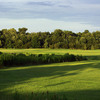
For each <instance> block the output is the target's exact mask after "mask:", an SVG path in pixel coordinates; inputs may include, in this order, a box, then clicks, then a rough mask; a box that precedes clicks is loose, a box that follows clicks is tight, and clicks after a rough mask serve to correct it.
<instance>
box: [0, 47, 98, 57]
mask: <svg viewBox="0 0 100 100" xmlns="http://www.w3.org/2000/svg"><path fill="white" fill-rule="evenodd" d="M0 51H1V52H4V53H31V54H52V53H54V54H62V55H63V54H65V53H69V54H75V55H77V54H79V55H83V56H98V55H100V50H70V49H0Z"/></svg>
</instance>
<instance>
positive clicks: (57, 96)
mask: <svg viewBox="0 0 100 100" xmlns="http://www.w3.org/2000/svg"><path fill="white" fill-rule="evenodd" d="M0 100H100V90H76V91H60V92H49V91H47V92H41V93H40V92H37V93H35V92H34V91H30V92H28V93H23V94H19V93H17V92H15V93H14V94H12V95H6V96H4V94H0Z"/></svg>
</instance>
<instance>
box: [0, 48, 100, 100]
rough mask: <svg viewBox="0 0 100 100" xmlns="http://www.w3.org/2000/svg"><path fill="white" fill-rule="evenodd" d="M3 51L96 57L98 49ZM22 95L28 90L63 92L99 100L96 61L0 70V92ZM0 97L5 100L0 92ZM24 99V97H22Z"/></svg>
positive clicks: (75, 99) (71, 98) (71, 99)
mask: <svg viewBox="0 0 100 100" xmlns="http://www.w3.org/2000/svg"><path fill="white" fill-rule="evenodd" d="M0 51H1V52H5V53H32V54H39V53H40V54H41V53H43V54H44V53H55V54H65V53H71V54H79V55H85V56H95V57H96V56H100V50H66V49H58V50H57V49H56V50H55V49H53V50H52V49H0ZM16 91H17V92H18V93H19V94H20V95H22V96H23V98H24V97H25V96H26V94H27V95H30V94H31V93H32V92H33V93H37V94H38V95H40V93H42V92H47V91H49V93H51V95H52V94H55V93H56V94H58V95H59V96H60V95H61V96H62V95H63V94H65V95H66V97H67V99H68V100H100V60H96V59H95V60H87V61H77V62H63V63H54V64H47V65H34V66H24V67H23V66H22V67H12V68H5V69H0V93H3V95H8V94H9V95H13V93H15V92H16ZM0 98H1V99H0V100H9V99H7V96H5V97H3V96H2V95H0ZM23 100H25V99H23Z"/></svg>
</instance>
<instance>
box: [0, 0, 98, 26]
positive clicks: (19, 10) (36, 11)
mask: <svg viewBox="0 0 100 100" xmlns="http://www.w3.org/2000/svg"><path fill="white" fill-rule="evenodd" d="M99 11H100V0H5V1H2V0H0V19H4V18H5V19H14V20H21V19H27V20H30V19H31V20H33V19H45V20H46V19H48V20H53V21H63V22H70V23H72V22H76V23H88V24H90V26H91V25H93V26H95V27H99V26H100V23H99V22H100V13H99ZM1 24H2V23H1Z"/></svg>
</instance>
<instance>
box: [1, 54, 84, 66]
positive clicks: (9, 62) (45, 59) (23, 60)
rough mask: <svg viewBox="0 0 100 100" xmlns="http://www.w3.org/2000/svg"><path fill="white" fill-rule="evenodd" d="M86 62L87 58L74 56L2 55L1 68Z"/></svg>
mask: <svg viewBox="0 0 100 100" xmlns="http://www.w3.org/2000/svg"><path fill="white" fill-rule="evenodd" d="M81 60H86V58H85V57H83V56H79V55H76V56H75V55H73V54H68V53H67V54H64V55H55V54H51V55H50V54H16V53H12V54H9V53H0V65H1V66H14V65H17V66H18V65H19V66H20V65H34V64H47V63H58V62H71V61H81Z"/></svg>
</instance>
